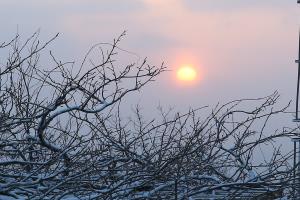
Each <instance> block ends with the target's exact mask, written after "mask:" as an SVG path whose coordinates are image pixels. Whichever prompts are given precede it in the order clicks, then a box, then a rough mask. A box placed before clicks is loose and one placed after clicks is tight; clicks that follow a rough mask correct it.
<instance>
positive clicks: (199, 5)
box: [182, 0, 296, 12]
mask: <svg viewBox="0 0 300 200" xmlns="http://www.w3.org/2000/svg"><path fill="white" fill-rule="evenodd" d="M182 4H183V5H184V6H185V7H186V8H187V9H188V10H190V11H195V12H220V11H225V12H226V11H229V12H232V11H235V10H239V11H240V10H241V9H249V8H258V7H260V8H261V7H273V8H274V7H282V6H287V5H289V4H288V3H287V2H286V1H282V0H268V1H267V0H265V1H262V0H251V1H237V0H218V1H211V0H200V1H199V0H182ZM294 5H295V6H296V3H294Z"/></svg>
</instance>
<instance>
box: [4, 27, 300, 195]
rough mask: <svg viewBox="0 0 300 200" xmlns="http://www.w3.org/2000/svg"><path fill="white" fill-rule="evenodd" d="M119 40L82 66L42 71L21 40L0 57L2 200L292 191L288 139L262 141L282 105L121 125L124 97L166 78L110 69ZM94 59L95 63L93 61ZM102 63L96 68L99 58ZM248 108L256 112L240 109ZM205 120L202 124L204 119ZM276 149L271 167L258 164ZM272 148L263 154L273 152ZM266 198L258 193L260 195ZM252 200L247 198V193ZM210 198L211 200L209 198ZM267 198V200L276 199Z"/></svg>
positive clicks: (259, 102)
mask: <svg viewBox="0 0 300 200" xmlns="http://www.w3.org/2000/svg"><path fill="white" fill-rule="evenodd" d="M124 34H125V33H123V34H122V35H121V36H120V37H119V38H117V39H116V40H114V41H113V42H112V43H111V44H97V45H95V46H93V47H92V48H91V49H90V50H89V51H88V53H87V54H86V56H85V57H84V60H83V62H82V63H80V64H79V65H77V64H76V63H75V62H61V61H59V60H58V59H57V58H56V57H55V56H54V54H53V53H52V52H51V51H50V54H49V55H50V58H51V60H52V63H48V64H47V66H43V65H42V62H40V61H39V59H40V56H41V53H43V52H45V50H46V47H47V46H48V45H49V43H51V42H52V41H53V40H54V39H55V38H56V37H57V35H56V36H55V37H53V38H52V39H50V40H49V41H48V42H46V43H41V42H40V41H39V40H38V33H34V34H33V35H32V36H31V37H30V38H29V39H28V40H26V41H25V42H23V43H22V42H21V40H20V37H19V35H17V36H16V37H15V38H13V39H12V40H11V41H10V42H8V43H2V44H1V46H0V49H1V50H3V51H4V50H7V52H8V57H7V60H6V62H5V63H4V64H3V63H2V62H3V61H4V60H3V58H1V68H0V133H1V134H0V156H1V157H0V195H2V196H7V197H12V198H16V199H18V198H25V199H67V198H69V197H72V198H73V199H74V198H75V199H76V198H78V199H166V198H171V199H172V198H173V199H174V198H175V199H187V198H190V199H192V198H193V197H197V196H198V197H199V198H200V197H201V196H204V197H205V196H206V197H207V196H208V195H213V194H215V193H216V191H217V192H218V191H223V192H226V196H227V198H234V197H235V196H237V195H245V192H246V193H247V191H250V189H251V191H252V190H253V189H257V190H260V192H259V193H253V192H252V194H248V195H250V196H251V195H252V197H255V195H256V197H257V198H258V196H259V195H263V196H264V197H263V198H266V195H271V196H272V195H273V197H274V196H282V195H283V194H282V193H283V190H284V189H285V191H286V192H287V194H288V193H289V189H290V188H291V186H290V183H291V182H292V178H291V174H292V173H291V172H292V170H293V168H292V167H291V166H290V163H289V161H290V156H291V155H290V154H283V153H281V151H280V148H279V147H277V146H276V140H277V139H279V138H282V137H286V136H287V135H291V134H292V133H294V132H295V130H294V129H284V130H282V131H281V132H275V133H272V134H270V133H266V131H265V129H266V127H267V123H268V121H269V120H270V119H271V118H272V117H273V116H274V115H276V114H279V113H283V112H285V110H286V108H287V107H284V108H281V109H275V107H274V105H275V103H276V101H277V99H278V97H279V95H278V94H277V93H276V92H275V93H274V94H272V95H270V96H267V97H265V98H260V99H242V100H236V101H232V102H229V103H227V104H225V105H223V106H219V105H218V106H216V107H215V108H214V109H212V110H211V112H209V113H208V112H207V109H209V108H207V107H203V108H200V109H196V110H190V111H188V112H187V113H185V114H175V115H174V116H172V115H171V114H170V113H168V112H164V111H161V115H160V116H161V117H160V119H155V120H146V119H144V118H143V116H142V114H141V113H140V109H138V108H137V109H136V111H135V113H134V114H135V118H133V119H130V120H128V119H127V120H126V119H123V118H122V116H121V114H120V113H121V112H122V109H121V107H122V104H121V103H120V102H121V100H122V99H123V98H125V97H126V95H128V94H129V93H132V92H134V91H138V90H140V89H141V88H142V87H143V86H144V85H146V84H148V83H149V82H150V81H153V80H154V79H155V78H156V77H157V76H158V75H159V74H160V73H162V72H163V71H165V67H164V66H163V65H161V66H159V67H154V66H150V65H148V64H147V62H146V60H144V61H143V62H141V63H140V64H138V63H133V64H128V65H125V66H117V65H116V62H115V61H116V59H117V56H118V52H119V51H123V50H122V49H120V48H119V47H118V44H119V42H120V40H121V38H122V37H123V36H124ZM95 52H97V53H99V54H97V55H98V59H93V56H92V54H94V53H95ZM99 57H100V59H99ZM245 102H246V103H249V102H254V103H255V106H253V109H252V110H251V109H249V110H245V109H242V108H241V106H240V105H241V104H243V103H245ZM202 111H203V113H206V116H207V117H204V114H202ZM267 144H270V145H273V146H272V151H273V153H272V154H270V155H271V156H270V157H269V159H261V161H257V160H255V159H256V157H257V155H256V154H257V152H258V151H260V149H261V148H262V146H265V145H267ZM270 145H269V146H270ZM262 189H264V190H262ZM248 193H249V192H248ZM215 195H217V194H215ZM273 197H272V198H273Z"/></svg>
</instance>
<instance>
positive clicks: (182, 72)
mask: <svg viewBox="0 0 300 200" xmlns="http://www.w3.org/2000/svg"><path fill="white" fill-rule="evenodd" d="M196 77H197V72H196V70H195V69H194V68H193V67H191V66H183V67H180V68H179V69H178V70H177V78H178V80H180V81H194V80H195V79H196Z"/></svg>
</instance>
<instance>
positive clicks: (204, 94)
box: [0, 0, 300, 110]
mask: <svg viewBox="0 0 300 200" xmlns="http://www.w3.org/2000/svg"><path fill="white" fill-rule="evenodd" d="M0 9H1V12H0V13H1V14H0V24H1V33H0V35H1V37H0V41H5V40H6V39H9V38H11V37H12V36H13V35H14V34H15V33H16V31H17V30H18V31H19V32H20V33H21V34H22V35H23V36H24V38H25V37H26V36H29V34H30V33H32V32H34V31H35V30H37V29H38V28H41V37H42V38H43V39H46V38H49V37H50V36H53V35H55V34H56V33H57V32H60V33H61V36H60V37H59V39H58V40H57V41H56V42H55V44H54V45H52V46H51V48H52V49H53V51H54V52H56V55H59V57H60V58H61V59H67V60H76V59H77V58H82V57H83V56H84V53H85V52H86V51H87V50H88V48H89V47H90V46H91V45H92V44H95V43H98V42H110V41H112V39H113V38H114V37H117V36H118V35H119V34H120V33H121V32H122V31H123V30H127V31H128V32H127V36H126V38H124V40H123V41H122V43H121V47H122V48H124V49H127V50H129V51H132V52H135V53H137V54H139V55H140V56H141V57H148V60H149V62H150V63H151V64H156V65H160V63H161V62H162V61H164V62H165V63H166V66H168V68H169V69H170V70H173V71H171V72H167V73H165V74H163V75H162V76H161V77H160V78H159V79H158V80H157V81H156V82H154V83H152V84H151V85H150V86H148V87H147V88H145V89H144V90H143V91H142V92H141V93H139V94H137V95H136V96H133V97H132V98H129V99H130V100H132V99H134V98H136V99H138V100H137V101H138V102H139V103H140V104H142V105H143V106H144V107H145V109H152V108H153V107H156V106H157V105H158V104H161V105H162V106H166V107H168V106H172V107H175V108H176V109H178V110H182V109H185V108H188V107H199V106H202V105H214V104H216V103H217V102H223V103H224V102H227V101H229V100H232V99H236V98H244V97H245V98H249V97H261V96H265V95H268V94H271V93H272V92H273V91H275V90H278V91H279V93H280V94H281V95H282V101H285V102H286V101H288V100H290V99H293V98H294V97H295V87H296V85H295V84H296V72H297V71H296V70H297V67H296V66H297V65H296V64H295V63H294V60H295V59H296V56H297V48H298V41H297V40H298V30H299V22H300V19H299V17H300V12H299V9H300V6H299V5H297V3H296V0H43V1H41V0H26V1H25V0H23V1H21V0H0ZM182 64H191V65H193V66H194V67H196V68H197V71H198V72H199V74H200V81H198V82H197V84H193V85H180V84H178V82H176V81H175V80H174V76H175V70H176V69H177V68H178V67H179V66H180V65H182ZM131 102H133V100H132V101H131Z"/></svg>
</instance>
